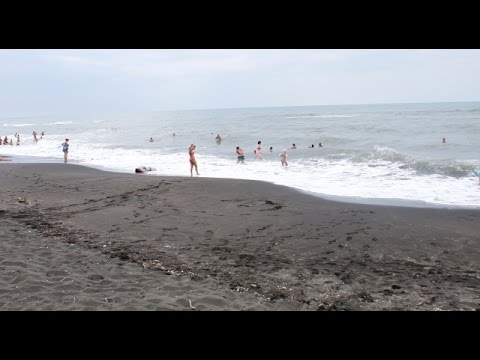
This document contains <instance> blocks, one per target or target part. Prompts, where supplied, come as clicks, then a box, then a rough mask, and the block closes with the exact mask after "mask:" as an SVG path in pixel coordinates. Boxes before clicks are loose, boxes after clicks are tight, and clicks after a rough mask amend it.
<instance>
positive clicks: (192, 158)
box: [188, 144, 200, 176]
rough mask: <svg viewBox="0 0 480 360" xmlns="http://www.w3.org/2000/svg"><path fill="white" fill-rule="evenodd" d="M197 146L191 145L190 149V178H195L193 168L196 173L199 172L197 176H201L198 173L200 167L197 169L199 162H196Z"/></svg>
mask: <svg viewBox="0 0 480 360" xmlns="http://www.w3.org/2000/svg"><path fill="white" fill-rule="evenodd" d="M195 148H196V146H195V145H193V144H192V145H190V147H189V148H188V154H189V155H190V176H193V167H194V166H195V171H196V172H197V175H200V174H199V173H198V167H197V160H195Z"/></svg>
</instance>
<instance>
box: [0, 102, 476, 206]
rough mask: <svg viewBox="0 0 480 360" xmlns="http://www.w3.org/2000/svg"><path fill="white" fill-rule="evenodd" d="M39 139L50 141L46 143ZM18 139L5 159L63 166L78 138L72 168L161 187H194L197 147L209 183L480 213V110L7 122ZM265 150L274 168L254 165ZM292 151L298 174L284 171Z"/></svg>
mask: <svg viewBox="0 0 480 360" xmlns="http://www.w3.org/2000/svg"><path fill="white" fill-rule="evenodd" d="M33 130H36V131H37V132H38V133H39V134H40V133H41V132H42V131H45V136H44V137H43V139H42V140H40V141H39V142H38V143H34V142H33V136H32V132H33ZM15 133H20V136H21V145H20V146H15V143H16V142H15V140H14V146H1V147H0V154H4V155H16V156H17V159H22V158H24V157H29V158H30V159H31V157H33V159H38V162H45V161H46V160H45V159H48V161H58V162H62V161H63V153H62V150H61V143H62V142H63V141H64V139H65V138H66V137H68V138H69V139H70V154H69V159H70V162H71V163H77V164H82V165H86V166H91V167H96V168H101V169H104V170H110V171H118V172H126V173H133V172H134V169H135V168H136V167H138V166H142V165H145V166H151V167H154V168H156V169H157V171H154V172H151V173H149V175H153V176H155V175H176V176H190V165H189V161H188V159H189V156H188V147H189V146H190V144H192V143H194V144H196V146H197V149H196V158H197V162H198V166H199V172H200V176H202V177H217V178H235V179H253V180H263V181H268V182H272V183H275V184H281V185H286V186H289V187H293V188H296V189H300V190H303V191H306V192H310V193H312V194H315V195H318V196H321V197H326V198H335V199H337V200H345V201H354V202H361V203H384V204H392V205H397V204H398V205H402V204H407V205H412V204H421V205H420V206H432V207H436V206H442V207H457V206H459V207H475V208H480V186H479V180H478V178H477V177H476V176H475V175H474V171H475V170H477V169H480V102H475V103H472V102H470V103H429V104H383V105H342V106H306V107H275V108H245V109H219V110H191V111H170V112H150V113H134V114H116V115H110V116H88V117H79V116H71V117H35V116H33V117H28V118H25V117H23V118H20V117H18V118H0V136H2V138H4V137H5V135H7V136H8V137H9V138H11V137H13V135H14V134H15ZM173 133H175V136H173ZM217 133H219V134H220V135H221V136H222V142H221V143H220V144H217V143H216V141H215V136H216V135H217ZM150 137H153V138H154V140H155V141H154V142H152V143H151V142H149V141H148V139H149V138H150ZM444 137H445V138H446V141H447V142H446V143H445V144H444V143H442V138H444ZM259 140H261V141H262V149H263V157H264V160H263V161H260V160H256V159H255V156H254V153H253V150H254V149H255V148H256V145H257V141H259ZM320 142H321V143H322V145H324V147H322V148H319V147H318V144H319V143H320ZM293 143H295V144H296V145H297V149H296V150H291V149H290V147H291V146H292V144H293ZM311 144H314V145H315V148H313V149H312V148H308V147H309V146H311ZM236 146H240V147H242V148H243V149H244V150H245V154H246V156H245V158H246V161H245V164H244V165H243V164H237V157H236V154H235V148H236ZM270 146H272V147H273V151H272V152H271V153H270V152H269V148H270ZM282 149H286V150H287V154H288V158H287V160H288V163H289V166H288V167H287V168H285V167H282V166H281V163H280V158H279V153H280V151H281V150H282ZM139 176H141V175H139Z"/></svg>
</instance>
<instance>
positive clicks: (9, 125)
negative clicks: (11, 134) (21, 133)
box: [3, 124, 35, 127]
mask: <svg viewBox="0 0 480 360" xmlns="http://www.w3.org/2000/svg"><path fill="white" fill-rule="evenodd" d="M3 126H4V127H26V126H35V124H3Z"/></svg>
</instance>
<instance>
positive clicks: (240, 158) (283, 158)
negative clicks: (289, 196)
mask: <svg viewBox="0 0 480 360" xmlns="http://www.w3.org/2000/svg"><path fill="white" fill-rule="evenodd" d="M212 135H213V133H212ZM215 142H216V143H217V144H220V143H221V142H222V137H221V136H220V134H217V136H216V137H215ZM318 147H319V148H322V147H324V146H323V145H322V143H318ZM308 148H315V145H314V144H312V146H309V147H308ZM195 149H196V146H195V144H191V145H190V147H189V148H188V154H189V156H190V158H189V161H190V176H193V168H195V171H196V173H197V175H200V174H199V173H198V164H197V160H196V159H195ZM296 149H297V146H296V144H292V147H291V148H290V150H296ZM269 152H270V153H273V146H270V148H269ZM253 153H254V154H255V158H256V159H257V160H263V154H262V141H261V140H259V141H258V142H257V147H256V148H255V149H254V150H253ZM235 154H236V155H237V164H238V163H242V164H245V150H244V149H242V148H241V147H240V146H237V147H236V148H235ZM278 155H279V157H280V162H281V164H282V166H288V162H287V157H288V155H287V150H286V149H283V150H282V151H281V152H280V154H278Z"/></svg>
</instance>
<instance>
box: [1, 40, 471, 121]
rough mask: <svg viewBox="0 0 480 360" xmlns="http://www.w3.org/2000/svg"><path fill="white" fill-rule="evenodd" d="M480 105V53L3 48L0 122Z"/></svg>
mask: <svg viewBox="0 0 480 360" xmlns="http://www.w3.org/2000/svg"><path fill="white" fill-rule="evenodd" d="M479 100H480V49H464V50H462V49H425V50H422V49H372V50H370V49H331V50H329V49H264V50H262V49H145V50H142V49H105V50H102V49H91V50H89V49H31V50H29V49H0V116H44V115H70V116H75V115H85V114H105V113H122V112H144V111H145V112H148V111H162V110H189V109H218V108H243V107H273V106H305V105H340V104H381V103H419V102H456V101H479Z"/></svg>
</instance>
